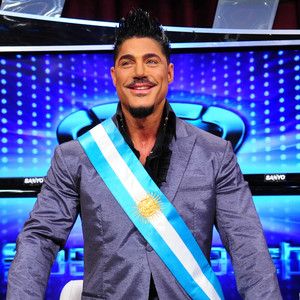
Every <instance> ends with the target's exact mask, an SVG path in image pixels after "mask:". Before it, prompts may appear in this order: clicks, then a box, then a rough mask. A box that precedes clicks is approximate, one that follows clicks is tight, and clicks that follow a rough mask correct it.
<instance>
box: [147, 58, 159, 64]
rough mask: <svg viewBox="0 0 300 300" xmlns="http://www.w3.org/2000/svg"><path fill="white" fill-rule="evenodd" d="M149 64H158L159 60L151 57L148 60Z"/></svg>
mask: <svg viewBox="0 0 300 300" xmlns="http://www.w3.org/2000/svg"><path fill="white" fill-rule="evenodd" d="M147 64H148V65H157V64H158V60H157V59H155V58H149V59H148V60H147Z"/></svg>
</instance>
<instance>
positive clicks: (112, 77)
mask: <svg viewBox="0 0 300 300" xmlns="http://www.w3.org/2000/svg"><path fill="white" fill-rule="evenodd" d="M110 76H111V79H112V82H113V84H114V86H116V70H115V67H111V68H110Z"/></svg>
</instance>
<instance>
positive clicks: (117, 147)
mask: <svg viewBox="0 0 300 300" xmlns="http://www.w3.org/2000/svg"><path fill="white" fill-rule="evenodd" d="M78 140H79V142H80V143H81V145H82V146H83V148H84V150H85V152H86V153H87V155H88V157H89V159H90V160H91V162H92V164H93V165H94V167H95V169H96V170H97V171H98V173H99V175H100V176H101V177H102V179H103V180H104V182H105V183H106V185H107V186H108V187H109V188H110V190H111V192H112V194H113V195H114V196H115V197H116V199H117V200H118V202H119V204H120V205H121V207H122V208H123V209H124V211H125V212H126V213H127V215H128V216H129V217H130V219H131V220H132V222H133V223H134V224H135V226H136V227H137V228H138V230H139V231H140V232H141V233H142V235H143V236H144V237H145V238H146V240H147V241H148V242H149V244H150V245H151V246H152V248H153V249H154V250H155V251H156V252H157V254H158V255H159V256H160V257H161V258H162V260H163V261H164V263H165V264H166V265H167V267H168V268H169V269H170V271H171V272H172V273H173V275H174V276H175V277H176V278H177V280H178V281H179V282H180V284H181V285H182V286H183V288H184V289H185V290H186V292H187V293H188V294H189V295H190V296H191V297H192V299H224V298H223V294H222V289H221V286H220V284H219V282H218V279H217V278H216V276H215V274H214V272H213V271H212V269H211V267H210V265H209V264H208V262H207V261H206V258H205V256H204V255H203V253H202V251H201V249H200V248H199V246H198V244H197V242H196V241H195V239H194V237H193V235H192V234H191V232H190V230H189V229H188V227H187V226H186V224H185V223H184V221H183V220H182V218H181V217H180V216H179V214H178V213H177V211H176V209H175V208H174V207H173V205H172V204H171V203H170V201H169V200H168V199H167V198H166V197H165V196H164V195H163V193H162V192H161V191H160V189H159V188H158V187H157V186H156V184H155V183H154V182H153V180H152V179H151V178H150V176H149V175H148V173H147V172H146V171H145V169H144V167H143V166H142V165H141V163H140V162H139V160H138V159H137V158H136V156H135V155H134V153H133V152H132V150H131V149H130V148H129V146H128V145H127V144H126V143H125V141H124V139H123V137H122V135H121V134H120V132H119V131H118V129H117V128H116V126H115V124H114V123H113V121H112V120H111V119H109V120H106V121H105V122H103V123H102V124H99V125H97V126H96V127H94V128H92V129H91V130H90V131H89V132H87V133H86V134H85V135H83V136H81V137H79V139H78ZM129 166H130V167H129ZM149 193H154V194H155V195H159V197H160V201H161V204H162V205H161V211H159V212H157V213H155V215H154V216H153V217H150V218H148V219H147V220H144V219H143V218H142V217H141V216H138V213H137V203H139V201H140V200H141V199H143V198H145V197H146V196H147V195H148V194H149Z"/></svg>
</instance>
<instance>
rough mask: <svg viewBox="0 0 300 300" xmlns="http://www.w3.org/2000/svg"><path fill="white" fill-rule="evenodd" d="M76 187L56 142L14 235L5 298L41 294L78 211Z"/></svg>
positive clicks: (32, 296) (24, 299) (21, 297)
mask: <svg viewBox="0 0 300 300" xmlns="http://www.w3.org/2000/svg"><path fill="white" fill-rule="evenodd" d="M68 159H69V157H68ZM68 161H69V162H70V159H69V160H68ZM76 189H77V188H76V182H75V179H74V175H72V174H71V173H70V171H69V170H68V167H67V163H66V160H65V159H64V156H63V152H62V150H61V147H60V146H59V147H57V148H56V150H55V154H54V157H53V159H52V162H51V167H50V169H49V171H48V174H47V177H46V178H45V182H44V184H43V186H42V190H41V192H40V194H39V195H38V198H37V201H36V203H35V205H34V207H33V210H32V212H31V213H30V217H29V219H28V220H27V221H26V223H25V225H24V228H23V230H22V232H21V233H20V234H19V236H18V239H17V252H16V256H15V258H14V260H13V262H12V265H11V267H10V270H9V275H8V287H7V299H8V300H10V299H13V300H18V299H22V300H27V299H30V300H34V299H43V298H44V294H45V290H46V286H47V282H48V277H49V274H50V270H51V266H52V264H53V261H54V260H55V257H56V254H57V252H58V251H59V250H60V249H61V248H62V247H63V246H64V244H65V242H66V239H67V237H68V235H69V232H70V230H71V229H72V226H73V224H74V222H75V220H76V217H77V215H78V207H79V204H78V192H77V190H76Z"/></svg>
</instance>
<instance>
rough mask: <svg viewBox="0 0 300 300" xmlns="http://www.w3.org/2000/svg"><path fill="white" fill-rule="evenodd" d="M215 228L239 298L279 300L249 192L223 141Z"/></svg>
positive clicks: (275, 278) (275, 277) (271, 267)
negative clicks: (229, 260) (225, 254)
mask: <svg viewBox="0 0 300 300" xmlns="http://www.w3.org/2000/svg"><path fill="white" fill-rule="evenodd" d="M216 178H217V179H216V193H217V194H216V197H217V210H216V227H217V229H218V231H219V233H220V237H221V239H222V242H223V244H224V245H225V247H226V249H227V251H228V252H229V254H230V256H231V261H232V264H233V268H234V272H235V277H236V281H237V287H238V290H239V293H240V294H241V296H242V297H243V299H264V300H268V299H270V300H271V299H272V300H275V299H276V300H277V299H282V297H281V294H280V290H279V286H278V280H277V276H276V269H275V267H274V264H273V262H272V259H271V257H270V254H269V251H268V247H267V245H266V241H265V237H264V234H263V230H262V226H261V223H260V221H259V218H258V215H257V213H256V209H255V206H254V203H253V200H252V195H251V192H250V190H249V187H248V184H247V182H245V181H244V179H243V175H242V174H241V171H240V168H239V166H238V164H237V160H236V157H235V155H234V153H233V151H232V149H231V144H230V143H229V142H227V146H226V149H225V151H224V154H223V156H222V157H220V159H219V168H218V172H217V174H216Z"/></svg>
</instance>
